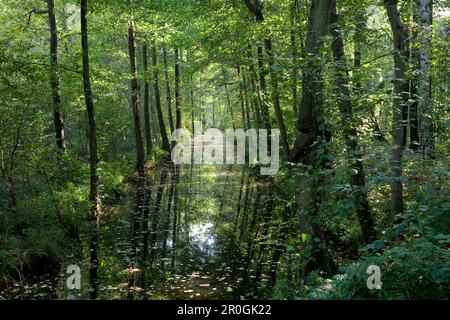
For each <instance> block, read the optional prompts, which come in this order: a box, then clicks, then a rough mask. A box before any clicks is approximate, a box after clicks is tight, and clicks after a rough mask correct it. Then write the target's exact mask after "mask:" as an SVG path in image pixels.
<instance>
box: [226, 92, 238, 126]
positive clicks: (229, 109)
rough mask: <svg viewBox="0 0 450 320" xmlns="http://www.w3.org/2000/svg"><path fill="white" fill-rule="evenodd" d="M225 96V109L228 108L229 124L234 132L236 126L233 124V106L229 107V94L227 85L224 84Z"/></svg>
mask: <svg viewBox="0 0 450 320" xmlns="http://www.w3.org/2000/svg"><path fill="white" fill-rule="evenodd" d="M225 96H226V98H227V107H228V111H229V112H230V116H231V123H232V125H233V130H236V124H235V119H234V111H233V106H232V105H231V100H230V93H229V92H228V84H227V83H225Z"/></svg>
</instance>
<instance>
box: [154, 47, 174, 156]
mask: <svg viewBox="0 0 450 320" xmlns="http://www.w3.org/2000/svg"><path fill="white" fill-rule="evenodd" d="M152 66H153V89H154V91H155V108H156V113H157V114H158V123H159V131H160V133H161V141H162V149H163V150H165V151H168V152H169V151H170V143H169V138H168V137H167V129H166V124H165V122H164V115H163V112H162V107H161V96H160V94H159V76H158V70H157V67H158V66H157V57H156V47H155V45H153V46H152Z"/></svg>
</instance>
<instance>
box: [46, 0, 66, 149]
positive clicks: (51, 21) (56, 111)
mask: <svg viewBox="0 0 450 320" xmlns="http://www.w3.org/2000/svg"><path fill="white" fill-rule="evenodd" d="M47 9H48V25H49V28H50V66H51V70H50V85H51V88H52V96H53V122H54V125H55V135H56V146H57V147H58V150H60V151H62V152H64V151H65V150H66V145H65V140H64V120H63V115H62V112H61V89H60V87H59V76H58V28H57V26H56V18H55V4H54V1H53V0H47Z"/></svg>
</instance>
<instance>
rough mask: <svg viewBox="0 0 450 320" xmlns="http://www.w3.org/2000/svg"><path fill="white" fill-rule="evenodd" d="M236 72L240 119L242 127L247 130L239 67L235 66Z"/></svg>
mask: <svg viewBox="0 0 450 320" xmlns="http://www.w3.org/2000/svg"><path fill="white" fill-rule="evenodd" d="M236 72H237V77H238V83H239V103H240V104H241V119H242V127H243V128H246V129H248V128H247V124H246V123H247V122H246V117H245V99H244V85H243V81H242V77H241V67H240V66H239V65H237V66H236Z"/></svg>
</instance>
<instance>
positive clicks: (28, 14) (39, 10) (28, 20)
mask: <svg viewBox="0 0 450 320" xmlns="http://www.w3.org/2000/svg"><path fill="white" fill-rule="evenodd" d="M33 13H34V14H47V13H48V10H42V9H38V8H33V9H32V10H31V11H30V12H28V13H27V14H26V15H27V16H28V19H27V24H26V25H25V27H24V28H23V30H26V29H27V28H28V26H29V25H30V22H31V15H32V14H33Z"/></svg>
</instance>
